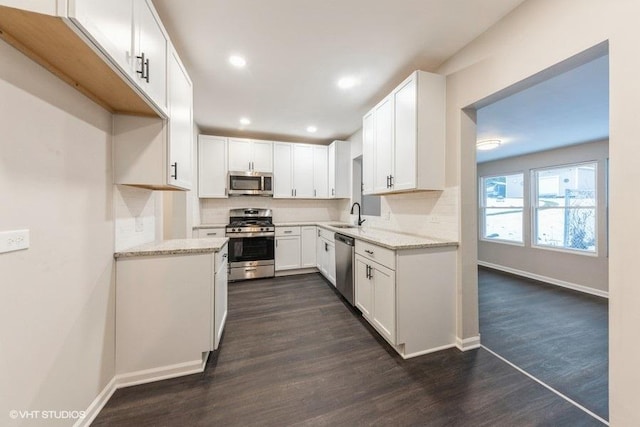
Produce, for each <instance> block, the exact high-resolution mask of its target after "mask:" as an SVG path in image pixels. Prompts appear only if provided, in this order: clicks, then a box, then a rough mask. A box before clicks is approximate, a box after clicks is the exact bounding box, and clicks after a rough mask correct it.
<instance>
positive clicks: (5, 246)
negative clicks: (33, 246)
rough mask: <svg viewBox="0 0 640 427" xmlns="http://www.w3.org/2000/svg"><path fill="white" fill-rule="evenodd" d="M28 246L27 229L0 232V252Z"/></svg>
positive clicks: (17, 249)
mask: <svg viewBox="0 0 640 427" xmlns="http://www.w3.org/2000/svg"><path fill="white" fill-rule="evenodd" d="M28 248H29V230H13V231H3V232H1V233H0V253H4V252H13V251H19V250H21V249H28Z"/></svg>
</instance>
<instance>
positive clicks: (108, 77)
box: [0, 6, 159, 117]
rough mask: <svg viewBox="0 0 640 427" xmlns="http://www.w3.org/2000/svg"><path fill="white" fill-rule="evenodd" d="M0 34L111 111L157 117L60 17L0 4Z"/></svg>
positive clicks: (139, 96)
mask: <svg viewBox="0 0 640 427" xmlns="http://www.w3.org/2000/svg"><path fill="white" fill-rule="evenodd" d="M0 38H1V39H2V40H4V41H5V42H7V43H9V44H10V45H12V46H13V47H14V48H16V49H18V50H19V51H21V52H22V53H24V54H25V55H26V56H28V57H29V58H31V59H32V60H33V61H35V62H37V63H38V64H40V65H41V66H43V67H44V68H46V69H47V70H49V71H50V72H51V73H53V74H55V75H56V76H58V77H59V78H60V79H62V80H64V81H65V82H67V83H68V84H69V85H71V86H73V87H74V88H75V89H77V90H78V91H80V92H82V93H83V94H84V95H86V96H87V97H89V98H90V99H91V100H93V101H94V102H96V103H97V104H99V105H101V106H102V107H104V108H105V109H107V110H109V111H111V112H112V113H120V114H132V115H141V116H152V117H159V115H158V113H157V112H156V111H155V110H154V109H153V108H151V107H150V106H149V104H147V102H146V101H145V100H144V99H143V97H142V95H140V94H139V93H138V92H137V91H136V90H135V89H134V88H132V87H131V86H130V85H129V84H128V83H127V82H126V81H125V80H124V79H123V77H122V76H121V75H120V74H119V73H118V72H116V71H114V70H113V69H112V68H111V67H110V66H109V64H107V62H105V60H104V59H103V58H102V57H101V56H100V55H99V54H98V53H96V52H95V51H94V50H93V49H92V48H91V47H90V46H89V45H88V44H87V43H86V42H85V41H84V40H83V39H82V38H81V37H80V36H79V35H78V34H76V32H75V31H74V30H73V29H71V28H70V27H69V25H67V23H66V22H65V20H64V19H63V18H60V17H55V16H49V15H43V14H39V13H33V12H27V11H24V10H20V9H14V8H10V7H6V6H0Z"/></svg>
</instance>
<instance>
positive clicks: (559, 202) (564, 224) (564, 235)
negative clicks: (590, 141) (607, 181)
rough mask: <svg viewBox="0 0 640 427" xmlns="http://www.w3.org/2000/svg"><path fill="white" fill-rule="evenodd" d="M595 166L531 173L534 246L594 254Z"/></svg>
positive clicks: (567, 167) (594, 163)
mask: <svg viewBox="0 0 640 427" xmlns="http://www.w3.org/2000/svg"><path fill="white" fill-rule="evenodd" d="M597 172H598V171H597V163H596V162H591V163H581V164H574V165H567V166H563V167H557V168H553V169H538V170H534V171H533V183H534V194H533V210H534V212H533V221H534V226H533V239H532V240H533V244H534V245H536V246H545V247H553V248H558V249H567V250H572V251H580V252H592V253H595V252H596V251H597V241H596V240H597V239H596V236H597V234H596V212H597V211H596V206H597V198H596V197H597V195H596V182H597V179H596V177H597V176H598V173H597Z"/></svg>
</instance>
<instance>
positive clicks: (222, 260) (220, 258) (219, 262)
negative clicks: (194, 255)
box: [215, 245, 229, 272]
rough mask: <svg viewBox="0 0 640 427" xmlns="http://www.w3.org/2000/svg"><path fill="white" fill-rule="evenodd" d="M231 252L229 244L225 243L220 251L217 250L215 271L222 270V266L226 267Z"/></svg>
mask: <svg viewBox="0 0 640 427" xmlns="http://www.w3.org/2000/svg"><path fill="white" fill-rule="evenodd" d="M228 254H229V245H224V247H223V248H222V249H220V251H219V252H216V260H215V271H216V272H218V271H220V269H221V268H226V265H227V259H228Z"/></svg>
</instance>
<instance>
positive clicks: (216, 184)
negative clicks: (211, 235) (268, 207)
mask: <svg viewBox="0 0 640 427" xmlns="http://www.w3.org/2000/svg"><path fill="white" fill-rule="evenodd" d="M198 197H202V198H224V197H227V138H225V137H220V136H209V135H200V136H199V137H198ZM222 236H223V237H224V232H223V233H222Z"/></svg>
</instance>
